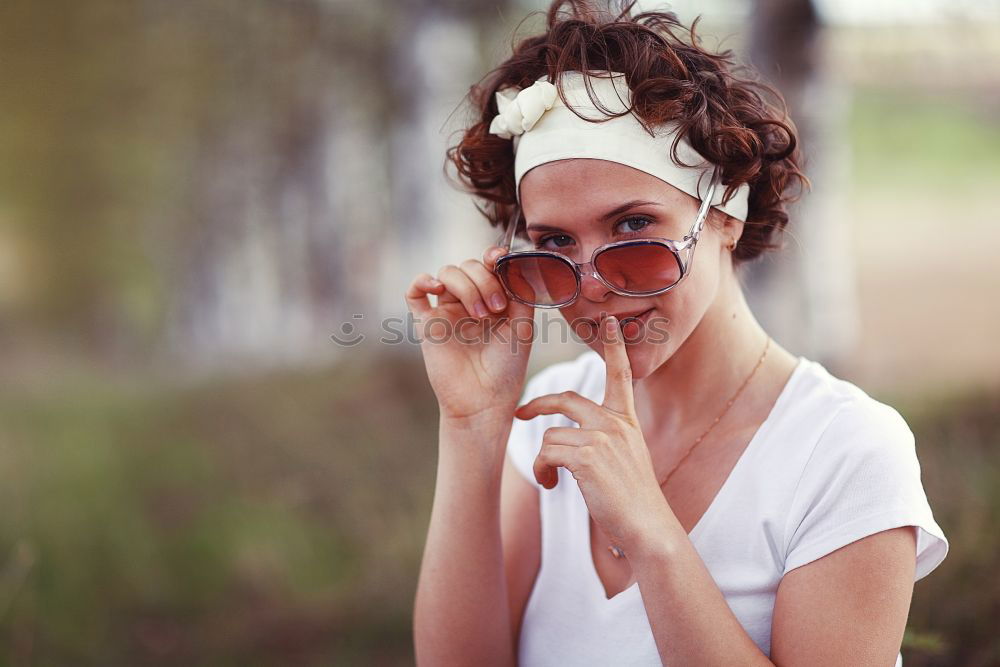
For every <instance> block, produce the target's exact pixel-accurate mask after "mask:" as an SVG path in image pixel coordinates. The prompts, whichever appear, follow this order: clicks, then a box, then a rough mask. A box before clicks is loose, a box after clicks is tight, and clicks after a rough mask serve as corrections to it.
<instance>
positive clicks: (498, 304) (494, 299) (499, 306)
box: [490, 294, 505, 310]
mask: <svg viewBox="0 0 1000 667" xmlns="http://www.w3.org/2000/svg"><path fill="white" fill-rule="evenodd" d="M490 305H492V306H493V310H503V307H504V305H505V304H504V300H503V297H502V296H500V295H499V294H494V295H493V296H491V297H490Z"/></svg>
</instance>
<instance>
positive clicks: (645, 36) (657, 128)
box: [406, 2, 948, 666]
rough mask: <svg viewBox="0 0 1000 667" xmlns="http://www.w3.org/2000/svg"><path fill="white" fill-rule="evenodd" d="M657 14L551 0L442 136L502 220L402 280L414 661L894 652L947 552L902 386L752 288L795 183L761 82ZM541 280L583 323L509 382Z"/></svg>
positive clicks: (782, 657) (795, 156)
mask: <svg viewBox="0 0 1000 667" xmlns="http://www.w3.org/2000/svg"><path fill="white" fill-rule="evenodd" d="M680 27H681V26H680V24H679V23H678V22H677V20H676V18H675V17H674V16H673V15H672V14H664V13H647V14H640V15H637V16H632V15H631V13H630V12H629V11H628V10H627V9H626V11H624V12H623V13H622V14H620V15H617V16H610V15H608V14H607V13H600V12H597V11H591V10H588V9H587V8H585V7H582V6H580V3H572V2H555V3H554V4H553V6H552V7H551V8H550V10H549V12H548V21H547V29H546V31H545V32H544V33H543V34H541V35H539V36H536V37H531V38H529V39H526V40H524V41H523V42H521V43H520V44H519V45H517V46H516V48H515V50H514V53H513V54H512V56H511V57H510V58H509V59H508V60H507V61H506V62H504V63H503V64H502V65H500V66H499V67H498V68H497V69H496V70H494V71H493V72H492V73H491V75H490V76H489V77H487V79H486V80H485V81H484V82H482V84H481V85H480V86H478V87H476V88H474V89H473V95H472V98H473V102H474V104H475V105H476V108H477V110H478V112H479V120H478V122H477V123H475V124H474V125H472V126H471V127H470V128H468V129H467V130H466V132H465V133H464V135H463V137H462V139H461V141H460V143H459V144H458V145H457V146H455V147H454V148H453V149H452V150H451V152H450V157H451V159H452V161H453V163H454V164H455V165H456V166H457V168H458V173H459V176H460V177H461V178H462V180H463V181H464V183H465V184H466V185H467V186H468V187H469V188H470V190H471V191H472V192H473V193H474V194H475V195H476V196H477V197H479V198H480V199H481V200H482V201H484V202H487V203H488V204H489V205H488V206H486V207H484V209H483V210H484V211H485V212H486V214H487V217H488V218H489V219H490V221H491V222H492V223H494V224H495V225H498V226H501V227H502V228H503V229H505V231H506V235H505V237H504V242H502V243H501V244H500V245H499V246H494V247H490V248H488V249H487V250H486V252H485V254H484V256H483V258H482V261H479V260H474V259H470V260H467V261H465V262H462V263H461V264H460V265H457V266H455V265H449V266H446V267H444V268H442V269H441V270H440V271H439V272H438V274H437V276H436V277H432V276H431V275H429V274H422V275H420V276H417V277H416V278H415V279H414V281H413V283H412V284H411V285H410V287H409V289H408V291H407V294H406V298H407V302H408V305H409V307H410V309H411V311H412V312H413V314H414V316H415V317H416V319H417V322H418V325H419V326H418V331H420V334H421V337H422V343H421V344H422V351H423V355H424V361H425V364H426V368H427V373H428V376H429V379H430V381H431V385H432V387H433V389H434V392H435V395H436V396H437V399H438V403H439V406H440V411H441V412H440V443H439V460H438V475H437V483H436V488H435V495H434V506H433V511H432V516H431V523H430V528H429V532H428V536H427V544H426V548H425V552H424V559H423V564H422V569H421V574H420V581H419V585H418V591H417V596H416V603H415V620H414V633H415V645H416V654H417V659H418V661H419V662H420V663H422V664H428V665H444V664H448V665H466V664H477V665H478V664H494V663H495V664H512V663H514V662H515V661H516V662H517V663H518V664H522V665H529V666H533V665H591V664H592V665H609V664H615V665H617V664H621V665H640V664H641V665H654V664H661V663H664V664H679V665H701V664H741V665H743V664H772V663H773V664H782V665H785V664H808V665H814V664H837V665H840V664H851V665H869V664H870V665H891V664H893V662H895V663H896V664H900V663H901V659H902V656H901V654H900V653H899V648H900V644H901V641H902V637H903V631H904V628H905V625H906V619H907V613H908V610H909V605H910V599H911V595H912V592H913V584H914V582H915V581H916V580H917V579H920V578H921V577H923V576H925V575H926V574H928V573H929V572H930V571H931V570H933V569H934V568H935V567H936V566H937V565H938V564H939V563H940V562H941V560H943V558H944V557H945V555H946V553H947V550H948V543H947V540H946V539H945V536H944V534H943V533H942V531H941V529H940V527H939V526H938V525H937V524H936V523H935V521H934V518H933V515H932V512H931V509H930V507H929V505H928V503H927V499H926V496H925V494H924V491H923V488H922V485H921V481H920V470H919V463H918V461H917V458H916V454H915V448H914V441H913V435H912V433H911V432H910V430H909V428H908V427H907V425H906V423H905V422H904V421H903V419H902V418H901V417H900V416H899V414H898V412H896V411H895V410H894V409H893V408H891V407H889V406H887V405H885V404H882V403H880V402H878V401H876V400H875V399H873V398H871V397H869V396H868V395H867V394H865V393H864V392H863V391H862V390H861V389H859V388H858V387H856V386H854V385H853V384H850V383H849V382H846V381H844V380H841V379H838V378H836V377H833V376H832V375H831V374H830V373H828V372H827V371H826V369H825V368H823V366H821V365H820V364H819V363H817V362H814V361H811V360H808V359H806V358H804V357H801V356H795V355H793V354H791V353H789V352H788V351H787V350H785V349H783V348H782V347H781V346H780V345H779V344H778V343H777V342H776V341H773V340H771V338H770V336H769V335H768V334H767V332H765V331H764V330H763V329H762V327H761V326H760V324H758V323H757V321H756V320H755V318H754V316H753V314H752V313H751V312H750V310H749V308H748V307H747V303H746V301H745V300H744V296H743V291H742V288H741V285H740V281H739V273H738V267H739V266H740V265H742V264H744V263H746V262H747V261H750V260H752V259H755V258H757V257H758V256H760V255H761V254H762V253H763V252H764V251H766V250H769V249H772V248H776V247H778V245H779V244H778V243H777V240H778V235H779V234H780V232H781V231H782V230H783V228H784V227H785V225H786V223H787V215H786V212H785V206H786V204H787V202H789V201H790V200H791V199H792V197H791V195H790V193H789V190H790V189H792V187H793V186H795V185H804V184H807V183H808V182H807V180H806V179H805V176H804V175H803V174H802V172H801V171H800V169H799V165H800V157H799V153H798V150H797V149H796V137H795V129H794V125H793V124H792V122H791V121H790V120H789V119H788V118H787V117H786V116H785V114H784V112H783V111H779V107H783V104H779V105H778V107H776V106H775V105H772V104H769V103H768V102H766V101H765V99H764V97H763V96H762V94H761V93H762V92H773V91H770V89H769V88H767V87H766V86H763V85H761V84H757V83H754V82H753V81H751V80H748V79H744V78H739V77H737V76H736V75H734V73H733V71H734V65H733V62H732V56H731V54H730V53H729V52H726V53H723V54H713V53H710V52H707V51H705V50H703V49H702V48H701V47H700V46H698V43H697V37H696V36H695V33H694V28H693V27H692V29H691V31H690V33H689V36H690V41H688V40H686V39H683V38H681V37H678V36H677V34H675V30H677V29H678V28H680ZM777 99H778V101H779V103H780V97H779V98H777ZM515 239H516V242H515V243H513V245H511V241H512V240H515ZM517 242H520V243H522V244H524V245H525V246H526V247H527V249H524V248H520V247H519V246H518V243H517ZM695 255H697V261H694V257H695ZM430 295H434V297H435V300H436V303H435V304H434V305H432V304H431V301H430V298H429V297H430ZM535 307H545V308H558V309H559V311H560V313H561V314H562V316H563V317H564V318H565V319H566V321H567V322H569V323H570V325H571V327H572V329H573V331H574V332H575V333H576V334H577V335H578V336H579V337H580V338H581V339H583V340H584V341H585V342H586V343H587V345H588V346H589V347H590V348H591V349H590V350H588V351H587V352H585V353H584V354H582V355H580V356H579V357H578V358H576V359H574V360H572V361H568V362H563V363H558V364H554V365H552V366H550V367H548V368H546V369H544V370H543V371H541V372H540V373H538V374H536V375H535V376H534V377H533V378H531V380H530V381H529V382H528V383H527V386H526V388H525V384H524V381H525V371H526V366H527V362H528V355H529V352H530V347H531V339H532V337H533V334H534V329H533V325H532V322H531V318H532V314H533V309H534V308H535Z"/></svg>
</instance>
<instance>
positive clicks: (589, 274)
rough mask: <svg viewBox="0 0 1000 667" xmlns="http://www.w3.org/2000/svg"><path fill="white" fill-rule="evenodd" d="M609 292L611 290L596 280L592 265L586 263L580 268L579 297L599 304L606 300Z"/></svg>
mask: <svg viewBox="0 0 1000 667" xmlns="http://www.w3.org/2000/svg"><path fill="white" fill-rule="evenodd" d="M610 292H611V290H609V289H608V288H607V286H606V285H605V284H604V283H602V282H601V281H600V280H598V278H597V275H596V273H595V271H594V265H593V264H591V263H590V262H587V263H586V264H584V265H583V266H581V267H580V296H582V297H584V298H585V299H587V300H588V301H594V302H597V303H601V302H603V301H606V300H607V298H608V294H609V293H610Z"/></svg>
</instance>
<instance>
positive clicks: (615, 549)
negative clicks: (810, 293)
mask: <svg viewBox="0 0 1000 667" xmlns="http://www.w3.org/2000/svg"><path fill="white" fill-rule="evenodd" d="M770 347H771V337H770V336H768V337H767V343H765V344H764V353H763V354H761V355H760V359H758V360H757V365H756V366H754V367H753V370H752V371H750V375H748V376H747V379H746V380H744V381H743V384H741V385H740V388H739V389H737V390H736V393H735V394H733V397H732V398H730V399H729V402H728V403H726V407H725V409H724V410H723V411H722V413H721V414H720V415H719V416H718V417H716V418H715V421H713V422H712V424H711V426H709V427H708V428H707V429H705V432H704V433H702V434H701V435H699V436H698V438H697V439H696V440H695V441H694V443H693V444H692V445H691V446H690V447H688V450H687V452H685V453H684V456H682V457H681V460H680V461H678V462H677V465H675V466H674V467H673V468H672V469H671V470H670V472H668V473H667V476H666V477H665V478H664V480H663V481H662V482H660V488H661V489H662V488H663V485H664V484H666V483H667V482H668V481H670V476H671V475H673V474H674V472H675V471H676V470H677V469H678V468H680V467H681V464H682V463H684V459H686V458H687V457H688V455H689V454H690V453H691V452H693V451H694V448H695V447H697V446H698V445H699V443H701V441H702V440H704V439H705V436H706V435H708V434H709V433H711V432H712V429H713V428H715V425H716V424H718V423H719V422H720V421H722V418H723V417H725V416H726V413H727V412H729V408H731V407H733V403H735V402H736V399H737V398H739V396H740V394H741V393H742V392H743V389H744V388H746V386H747V385H748V384H749V383H750V380H751V379H752V378H753V376H754V375H755V374H756V373H757V369H758V368H760V366H761V364H763V363H764V357H766V356H767V350H768V348H770ZM608 549H609V550H610V551H611V554H612V555H613V556H614V557H615V558H622V557H623V556H625V552H624V551H623V550H622V549H620V548H618V547H616V546H615V545H613V544H609V545H608Z"/></svg>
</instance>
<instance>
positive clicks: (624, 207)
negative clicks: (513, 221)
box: [525, 199, 663, 232]
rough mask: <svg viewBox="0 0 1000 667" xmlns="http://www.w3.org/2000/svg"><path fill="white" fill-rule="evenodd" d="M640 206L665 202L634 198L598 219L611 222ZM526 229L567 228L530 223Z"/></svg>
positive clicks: (551, 230)
mask: <svg viewBox="0 0 1000 667" xmlns="http://www.w3.org/2000/svg"><path fill="white" fill-rule="evenodd" d="M640 206H659V207H663V204H660V203H658V202H655V201H648V200H646V199H633V200H631V201H627V202H625V203H624V204H622V205H621V206H616V207H615V208H613V209H611V210H610V211H606V212H605V213H603V214H601V216H600V217H598V220H599V221H600V222H610V221H611V219H612V218H615V217H617V216H619V215H621V214H622V213H625V212H627V211H631V210H632V209H634V208H639V207H640ZM525 231H535V232H563V231H566V230H564V229H562V228H561V227H553V226H551V225H528V226H527V227H525Z"/></svg>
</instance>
